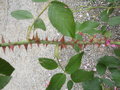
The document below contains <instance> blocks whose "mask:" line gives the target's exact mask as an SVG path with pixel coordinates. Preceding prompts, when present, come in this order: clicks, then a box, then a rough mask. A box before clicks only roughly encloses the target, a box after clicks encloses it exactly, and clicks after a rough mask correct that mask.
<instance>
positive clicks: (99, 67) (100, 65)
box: [96, 63, 107, 75]
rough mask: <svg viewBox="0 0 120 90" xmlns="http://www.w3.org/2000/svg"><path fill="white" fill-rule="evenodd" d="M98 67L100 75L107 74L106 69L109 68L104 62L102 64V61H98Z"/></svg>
mask: <svg viewBox="0 0 120 90" xmlns="http://www.w3.org/2000/svg"><path fill="white" fill-rule="evenodd" d="M96 68H97V72H98V74H100V75H103V74H105V71H106V69H107V67H106V66H105V65H104V64H101V63H98V64H97V66H96Z"/></svg>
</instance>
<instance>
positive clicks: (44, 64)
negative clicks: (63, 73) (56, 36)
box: [39, 58, 58, 70]
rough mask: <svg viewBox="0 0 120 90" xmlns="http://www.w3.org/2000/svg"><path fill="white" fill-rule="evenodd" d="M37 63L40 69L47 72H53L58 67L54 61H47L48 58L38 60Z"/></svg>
mask: <svg viewBox="0 0 120 90" xmlns="http://www.w3.org/2000/svg"><path fill="white" fill-rule="evenodd" d="M39 62H40V64H41V66H42V67H44V68H46V69H48V70H53V69H56V68H57V67H58V64H57V63H56V62H55V61H54V60H52V59H49V58H39Z"/></svg>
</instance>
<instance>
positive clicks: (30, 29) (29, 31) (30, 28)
mask: <svg viewBox="0 0 120 90" xmlns="http://www.w3.org/2000/svg"><path fill="white" fill-rule="evenodd" d="M49 5H50V2H49V3H48V5H47V6H46V7H45V8H44V9H43V10H42V11H41V12H40V14H39V15H38V16H37V17H36V18H35V20H34V21H33V23H32V25H31V26H29V27H28V32H27V40H29V39H30V34H31V31H32V28H33V26H34V23H35V21H36V20H37V19H38V18H39V17H40V16H41V15H42V14H43V13H44V12H45V10H46V9H47V8H48V6H49Z"/></svg>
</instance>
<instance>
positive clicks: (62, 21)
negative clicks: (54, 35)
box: [0, 0, 120, 90]
mask: <svg viewBox="0 0 120 90" xmlns="http://www.w3.org/2000/svg"><path fill="white" fill-rule="evenodd" d="M32 1H33V2H46V1H48V0H32ZM92 1H94V2H95V1H96V0H92ZM48 2H49V3H48V5H47V6H46V7H45V8H44V9H43V10H42V12H40V14H39V15H38V16H37V17H36V18H35V20H34V21H33V23H32V24H31V25H30V26H29V27H28V32H27V36H26V39H27V40H25V41H19V42H9V43H6V42H5V40H4V38H2V43H1V44H0V47H2V48H3V50H4V52H5V49H6V47H9V48H10V49H12V50H14V47H15V46H20V45H24V46H25V49H26V50H27V46H28V44H45V45H46V46H47V45H48V44H54V45H55V51H54V56H55V59H56V60H57V62H56V60H53V59H49V58H45V57H42V58H41V57H40V58H39V59H38V60H39V62H40V64H41V66H42V67H44V68H45V69H48V70H54V69H56V68H58V67H60V68H61V69H62V70H63V72H60V73H57V74H55V75H53V77H52V78H51V80H50V84H49V85H48V87H47V88H46V90H60V89H61V88H62V86H63V84H65V82H67V88H68V90H71V89H72V87H73V86H74V84H75V83H82V86H83V89H84V90H108V89H109V90H113V89H115V88H116V87H120V49H119V47H120V41H119V40H118V41H114V40H111V39H110V37H111V32H110V31H108V30H106V26H107V25H110V26H116V25H119V24H120V16H112V15H111V14H112V13H113V12H114V11H115V9H118V8H120V6H119V5H120V2H119V0H106V2H109V5H108V6H98V7H97V6H96V7H93V6H80V7H84V8H85V9H87V10H91V9H96V8H102V9H103V11H102V12H101V13H100V15H99V17H100V20H101V22H103V23H105V25H106V26H105V25H102V24H100V23H99V22H97V21H93V20H89V21H84V22H82V23H81V22H76V21H75V20H74V17H73V12H72V11H71V10H70V8H69V7H68V6H67V5H66V4H64V3H62V2H60V1H57V0H53V1H48ZM46 9H48V17H49V20H50V22H51V24H52V25H53V26H54V27H55V28H56V30H57V31H58V32H60V33H61V34H62V35H63V37H62V38H61V39H60V40H51V41H50V40H48V38H49V37H46V39H45V40H40V38H39V37H38V35H37V34H36V36H33V38H32V39H31V38H30V34H31V31H32V30H35V29H36V28H39V29H42V30H44V31H46V26H45V24H44V22H45V21H44V20H42V18H41V17H40V16H41V15H42V14H43V12H44V11H45V10H46ZM11 15H12V16H13V17H14V18H16V19H18V20H24V19H33V18H34V16H33V15H32V13H31V12H29V11H27V10H16V11H13V12H12V13H11ZM99 26H101V29H100V30H98V27H99ZM97 34H101V35H102V36H103V37H102V38H97V37H96V36H97ZM64 36H68V37H71V39H72V40H70V41H65V39H64ZM85 36H87V37H88V39H87V40H84V37H85ZM91 44H93V45H98V47H99V46H100V45H104V46H106V47H114V53H115V55H116V56H103V57H101V58H99V60H98V63H97V65H96V71H86V70H83V69H80V66H81V62H82V61H81V60H82V57H83V55H84V50H83V49H84V48H85V47H86V46H87V45H91ZM68 45H70V46H72V47H73V48H74V49H75V50H76V52H77V54H76V55H74V56H72V57H71V58H70V60H69V61H68V64H67V65H66V66H65V67H62V65H61V63H60V62H59V59H60V56H59V51H60V48H61V49H62V48H66V47H67V46H68ZM13 71H14V68H13V67H12V66H11V65H10V64H9V63H7V62H6V61H5V60H3V59H1V58H0V89H2V88H3V87H4V86H5V85H6V84H7V83H8V82H9V80H10V79H11V73H12V72H13ZM107 71H109V72H110V74H109V76H110V78H106V77H105V74H106V72H107ZM67 74H68V75H69V76H70V78H71V80H67V79H66V77H67Z"/></svg>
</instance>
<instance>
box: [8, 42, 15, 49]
mask: <svg viewBox="0 0 120 90" xmlns="http://www.w3.org/2000/svg"><path fill="white" fill-rule="evenodd" d="M9 43H10V41H9ZM9 49H11V50H12V51H14V45H10V46H9Z"/></svg>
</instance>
